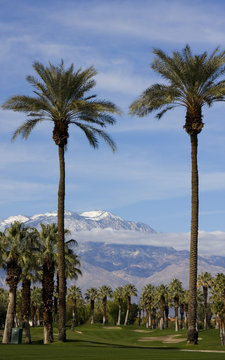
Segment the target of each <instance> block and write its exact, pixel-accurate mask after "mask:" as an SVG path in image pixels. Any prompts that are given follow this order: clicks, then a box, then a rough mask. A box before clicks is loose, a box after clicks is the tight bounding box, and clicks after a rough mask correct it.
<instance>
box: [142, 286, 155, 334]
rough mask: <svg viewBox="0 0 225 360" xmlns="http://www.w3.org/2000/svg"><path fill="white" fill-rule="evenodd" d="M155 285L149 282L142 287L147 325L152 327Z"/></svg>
mask: <svg viewBox="0 0 225 360" xmlns="http://www.w3.org/2000/svg"><path fill="white" fill-rule="evenodd" d="M155 290H156V288H155V286H153V285H151V284H147V285H145V286H144V287H143V289H142V295H141V298H142V301H143V304H144V307H145V311H146V327H149V328H151V327H152V301H153V297H154V294H155Z"/></svg>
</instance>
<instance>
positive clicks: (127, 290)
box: [123, 284, 137, 325]
mask: <svg viewBox="0 0 225 360" xmlns="http://www.w3.org/2000/svg"><path fill="white" fill-rule="evenodd" d="M123 288H124V298H125V299H126V302H127V311H126V316H125V320H124V325H127V323H128V317H129V313H130V305H131V296H137V289H136V287H135V286H134V285H133V284H126V285H124V287H123Z"/></svg>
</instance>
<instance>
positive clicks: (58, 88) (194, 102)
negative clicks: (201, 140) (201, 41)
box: [2, 45, 225, 344]
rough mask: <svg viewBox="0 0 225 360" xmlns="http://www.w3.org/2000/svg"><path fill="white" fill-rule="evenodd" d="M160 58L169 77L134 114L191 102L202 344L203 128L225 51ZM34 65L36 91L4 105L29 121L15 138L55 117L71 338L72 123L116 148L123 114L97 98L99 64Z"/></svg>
mask: <svg viewBox="0 0 225 360" xmlns="http://www.w3.org/2000/svg"><path fill="white" fill-rule="evenodd" d="M153 53H154V55H155V59H154V61H153V64H152V66H151V67H152V69H153V70H154V71H155V72H157V73H158V74H159V75H160V76H161V77H162V78H163V79H164V82H163V83H157V84H154V85H152V86H151V87H150V88H148V89H147V90H145V91H144V92H143V93H142V95H141V96H140V97H139V98H138V99H137V100H136V101H134V102H133V103H132V104H131V106H130V114H131V115H137V116H140V117H143V116H146V115H148V114H150V113H151V112H153V111H157V112H158V113H157V115H156V116H157V118H158V119H160V118H161V117H162V116H163V115H164V114H165V113H166V112H167V111H168V110H171V109H173V108H175V107H177V106H182V107H184V108H185V111H186V116H185V125H184V129H185V130H186V132H187V134H188V135H189V136H190V142H191V162H192V180H191V184H192V185H191V186H192V201H191V206H192V213H191V238H190V274H189V289H190V296H189V319H188V332H187V341H188V343H190V344H197V342H198V332H197V330H196V316H197V313H196V311H197V258H198V216H199V179H198V161H197V151H198V134H199V133H200V132H201V130H202V128H203V125H204V124H203V121H202V109H203V106H205V105H207V106H211V105H212V104H213V103H214V102H217V101H224V100H225V80H224V79H223V78H221V76H223V75H224V72H225V52H224V51H222V52H219V50H218V49H216V50H215V51H214V52H213V53H212V54H211V55H210V56H208V55H207V53H206V52H204V53H202V54H200V55H193V54H192V52H191V49H190V47H189V46H188V45H187V46H186V47H185V48H184V49H183V51H181V52H179V51H175V52H173V55H172V56H168V55H167V54H166V53H165V52H163V51H162V50H160V49H155V50H154V51H153ZM33 67H34V70H35V72H36V73H37V75H38V78H35V77H34V76H28V77H27V81H28V82H29V83H30V84H31V85H32V86H33V87H34V94H35V96H13V97H11V98H10V99H9V100H8V101H6V102H5V103H4V104H3V105H2V108H3V109H6V110H13V111H19V112H24V113H25V114H26V115H27V120H26V122H25V123H24V124H23V125H22V126H20V127H19V128H18V129H17V130H16V131H15V133H14V136H13V139H15V138H16V137H17V136H19V135H22V137H23V138H27V137H28V136H29V135H30V133H31V131H32V130H33V128H34V127H35V126H36V124H38V123H40V122H42V121H45V120H49V121H51V122H52V123H53V136H52V137H53V141H54V142H55V144H56V145H57V147H58V155H59V167H60V179H59V189H58V274H59V329H58V330H59V335H58V339H59V340H60V341H65V340H66V327H65V314H66V292H65V288H66V286H65V284H66V277H65V276H66V275H65V247H64V242H65V234H64V208H65V159H64V152H65V148H66V145H67V141H68V138H69V126H70V125H71V124H72V125H75V126H77V127H78V128H79V129H81V130H82V131H83V132H84V134H85V136H86V137H87V139H88V141H89V143H90V145H91V146H92V147H93V148H96V147H98V137H100V138H102V139H103V140H104V141H106V143H107V144H108V145H109V146H110V147H111V149H112V150H113V151H114V150H115V144H114V142H113V141H112V139H111V138H110V137H109V136H108V135H107V134H106V133H105V131H103V128H105V127H106V126H107V125H113V124H114V123H115V119H114V117H113V116H112V114H120V110H119V108H118V107H116V106H115V105H114V104H113V103H111V102H108V101H101V100H96V95H93V94H90V90H92V89H93V87H94V86H95V81H94V79H93V78H94V76H95V75H96V70H95V69H94V68H93V67H90V68H88V69H86V70H82V69H78V70H77V71H74V68H73V65H71V66H70V67H69V68H68V69H65V67H64V64H63V62H62V63H61V65H60V66H54V65H52V64H50V65H49V67H45V66H43V65H42V64H40V63H39V62H35V63H34V65H33Z"/></svg>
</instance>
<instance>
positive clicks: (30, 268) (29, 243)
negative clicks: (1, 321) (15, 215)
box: [21, 228, 40, 344]
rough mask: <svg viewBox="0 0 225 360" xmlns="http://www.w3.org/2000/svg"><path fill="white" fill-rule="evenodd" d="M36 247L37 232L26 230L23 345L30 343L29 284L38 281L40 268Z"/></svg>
mask: <svg viewBox="0 0 225 360" xmlns="http://www.w3.org/2000/svg"><path fill="white" fill-rule="evenodd" d="M38 247H39V238H38V231H37V230H36V229H32V228H30V229H27V235H26V238H25V241H24V242H23V249H22V253H21V267H22V272H21V281H22V292H21V296H22V298H21V308H22V320H23V327H24V328H25V343H26V344H30V343H31V335H30V312H31V301H30V297H31V282H36V281H37V280H38V272H39V271H40V267H39V265H38V258H39V253H38V251H37V250H38Z"/></svg>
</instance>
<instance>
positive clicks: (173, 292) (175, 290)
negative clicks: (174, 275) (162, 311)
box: [169, 279, 183, 331]
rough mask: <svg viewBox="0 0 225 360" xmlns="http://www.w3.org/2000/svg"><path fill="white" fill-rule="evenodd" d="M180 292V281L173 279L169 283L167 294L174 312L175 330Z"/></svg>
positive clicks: (181, 289)
mask: <svg viewBox="0 0 225 360" xmlns="http://www.w3.org/2000/svg"><path fill="white" fill-rule="evenodd" d="M182 293H183V287H182V282H181V281H180V280H178V279H173V280H172V281H171V283H170V284H169V294H170V298H171V302H172V304H173V306H174V312H175V331H178V330H179V323H178V309H179V300H180V296H182Z"/></svg>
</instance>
